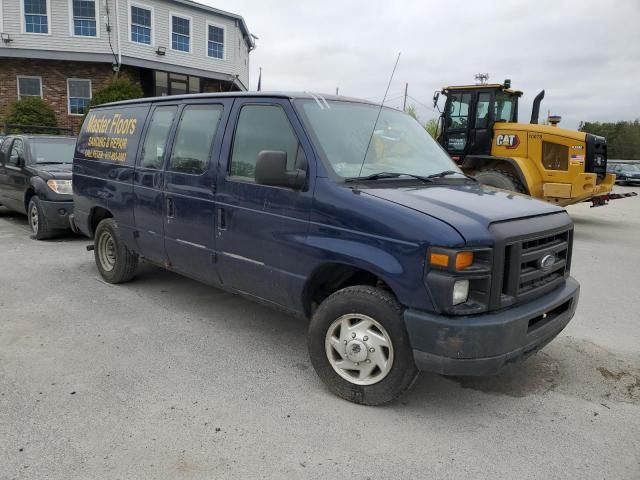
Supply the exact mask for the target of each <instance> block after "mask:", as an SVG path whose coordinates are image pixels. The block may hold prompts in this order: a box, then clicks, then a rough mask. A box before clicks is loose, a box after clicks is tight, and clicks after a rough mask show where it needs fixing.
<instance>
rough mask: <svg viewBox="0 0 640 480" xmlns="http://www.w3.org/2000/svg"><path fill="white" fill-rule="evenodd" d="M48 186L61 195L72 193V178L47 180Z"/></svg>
mask: <svg viewBox="0 0 640 480" xmlns="http://www.w3.org/2000/svg"><path fill="white" fill-rule="evenodd" d="M47 186H48V187H49V188H50V189H51V190H53V191H54V192H56V193H59V194H61V195H72V194H73V189H72V188H71V180H47Z"/></svg>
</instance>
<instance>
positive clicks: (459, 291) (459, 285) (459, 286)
mask: <svg viewBox="0 0 640 480" xmlns="http://www.w3.org/2000/svg"><path fill="white" fill-rule="evenodd" d="M468 298H469V280H457V281H456V282H455V283H454V284H453V294H452V295H451V304H452V305H460V304H461V303H464V302H466V301H467V299H468Z"/></svg>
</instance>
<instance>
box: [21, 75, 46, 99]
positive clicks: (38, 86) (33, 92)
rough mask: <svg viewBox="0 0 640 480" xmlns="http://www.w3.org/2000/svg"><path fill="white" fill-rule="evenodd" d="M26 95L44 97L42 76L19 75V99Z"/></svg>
mask: <svg viewBox="0 0 640 480" xmlns="http://www.w3.org/2000/svg"><path fill="white" fill-rule="evenodd" d="M25 97H40V98H42V78H40V77H18V99H21V98H25Z"/></svg>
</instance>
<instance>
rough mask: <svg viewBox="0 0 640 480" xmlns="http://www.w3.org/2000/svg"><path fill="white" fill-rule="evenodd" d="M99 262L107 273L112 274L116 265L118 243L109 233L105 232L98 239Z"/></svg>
mask: <svg viewBox="0 0 640 480" xmlns="http://www.w3.org/2000/svg"><path fill="white" fill-rule="evenodd" d="M98 260H99V261H100V266H101V267H102V269H103V270H104V271H105V272H110V271H111V270H113V268H114V267H115V265H116V242H115V240H114V239H113V236H112V235H111V234H110V233H109V232H103V233H102V234H100V238H98Z"/></svg>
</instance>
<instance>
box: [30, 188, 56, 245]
mask: <svg viewBox="0 0 640 480" xmlns="http://www.w3.org/2000/svg"><path fill="white" fill-rule="evenodd" d="M27 219H28V220H29V227H31V232H32V233H33V237H34V238H35V239H37V240H45V239H47V238H51V237H53V236H54V234H55V230H53V229H51V227H50V226H49V223H48V222H47V217H46V216H45V214H44V212H43V210H42V204H41V203H40V199H39V198H38V197H37V196H35V195H34V196H33V197H31V198H30V199H29V205H28V207H27Z"/></svg>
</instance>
